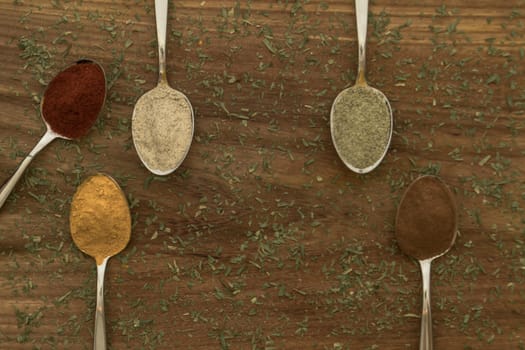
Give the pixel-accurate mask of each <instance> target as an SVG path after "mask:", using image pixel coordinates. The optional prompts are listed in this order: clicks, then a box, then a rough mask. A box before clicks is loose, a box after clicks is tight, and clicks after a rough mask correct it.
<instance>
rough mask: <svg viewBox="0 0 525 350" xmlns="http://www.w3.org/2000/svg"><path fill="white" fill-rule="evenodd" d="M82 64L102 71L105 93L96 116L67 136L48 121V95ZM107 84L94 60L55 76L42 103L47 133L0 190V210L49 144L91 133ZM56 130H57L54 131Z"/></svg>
mask: <svg viewBox="0 0 525 350" xmlns="http://www.w3.org/2000/svg"><path fill="white" fill-rule="evenodd" d="M80 64H94V65H96V66H97V68H98V69H99V70H100V72H101V75H102V76H101V79H103V81H104V92H103V97H102V100H101V103H100V106H99V108H98V111H97V112H96V114H95V115H90V116H89V118H87V120H82V121H81V122H82V123H81V125H78V126H79V130H77V131H78V132H77V131H75V132H74V133H72V134H71V135H66V134H65V133H64V132H63V131H62V132H61V131H60V128H58V127H56V126H55V127H54V126H53V125H51V124H50V123H49V122H48V121H47V120H46V112H45V110H46V106H47V104H48V103H52V102H53V99H54V98H55V97H54V96H51V97H50V96H47V95H48V94H51V93H52V92H53V83H54V82H56V81H57V79H60V78H63V76H64V74H65V73H67V72H68V71H69V70H70V69H71V68H75V66H76V67H78V66H77V65H80ZM69 77H70V76H69ZM73 77H74V74H73ZM106 84H107V83H106V75H105V72H104V69H103V68H102V66H101V65H100V64H98V63H97V62H95V61H93V60H89V59H83V60H79V61H77V62H75V63H73V64H72V65H70V66H68V67H66V68H65V69H64V70H62V71H61V72H60V73H59V74H57V75H56V76H55V78H54V79H53V80H52V81H51V82H50V83H49V85H48V86H47V88H46V90H45V92H44V97H43V98H42V99H41V101H40V114H41V116H42V120H43V122H44V124H45V126H46V132H45V133H44V135H42V137H41V139H40V140H39V141H38V143H37V144H36V146H35V147H34V148H33V149H32V150H31V151H30V152H29V154H28V155H27V156H26V157H25V158H24V160H23V161H22V162H21V163H20V165H19V166H18V168H17V169H16V170H15V172H14V173H13V175H12V176H11V177H10V178H9V179H7V180H6V182H5V183H4V184H3V185H2V187H1V189H0V208H1V207H2V206H3V205H4V203H5V202H6V200H7V198H8V197H9V195H10V194H11V192H12V191H13V190H14V188H15V187H16V184H17V183H18V181H19V180H20V178H21V177H22V175H23V174H24V171H25V170H26V169H27V167H28V166H29V164H30V163H31V161H32V160H33V158H34V157H35V156H36V155H37V154H38V153H39V152H40V151H42V149H44V148H45V147H46V146H47V145H48V144H50V143H51V141H53V140H54V139H56V138H61V139H64V140H72V139H76V138H78V137H81V136H83V135H84V134H85V133H87V131H89V129H90V128H91V127H92V126H93V124H94V123H95V121H96V119H97V117H98V114H99V113H100V111H101V110H102V107H103V106H104V102H105V100H106V91H107V87H106ZM46 96H47V97H46ZM72 97H73V98H74V100H75V103H76V105H77V106H78V105H79V104H82V102H83V100H82V96H80V95H77V96H72ZM56 98H62V97H60V96H57V97H56ZM70 119H71V118H70ZM75 121H76V122H78V120H76V119H74V118H73V119H71V120H68V122H71V123H75ZM75 126H77V125H75ZM55 128H56V129H57V130H54V129H55Z"/></svg>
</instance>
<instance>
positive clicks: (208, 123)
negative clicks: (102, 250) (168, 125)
mask: <svg viewBox="0 0 525 350" xmlns="http://www.w3.org/2000/svg"><path fill="white" fill-rule="evenodd" d="M170 4H171V6H170V20H169V34H168V49H167V50H168V75H169V79H170V82H171V84H172V85H173V86H174V87H175V88H177V89H179V90H181V91H183V92H184V93H185V94H186V95H187V96H188V98H189V99H190V101H191V103H192V104H193V107H194V110H195V122H196V125H195V128H196V129H195V138H194V142H193V144H192V147H191V149H190V153H189V155H188V157H187V159H186V160H185V161H184V163H183V165H182V166H181V168H179V169H178V170H177V172H176V173H174V174H172V175H170V176H168V177H165V178H158V177H153V176H151V175H150V174H149V173H148V172H147V170H146V169H145V168H144V167H143V166H142V165H141V164H140V161H139V159H138V156H137V155H136V153H135V150H134V148H133V145H132V140H131V132H130V117H131V113H132V109H133V104H134V102H135V100H136V99H137V98H138V97H139V96H140V95H141V94H142V93H143V92H145V91H147V90H148V89H150V88H152V87H153V86H154V85H155V83H156V71H155V69H156V64H157V58H156V47H155V29H154V12H153V10H152V9H153V1H140V0H137V1H109V0H106V1H102V0H91V1H87V0H84V1H77V2H66V1H53V2H41V1H36V0H33V1H31V0H24V1H7V0H0V62H1V63H2V65H3V67H2V68H3V69H2V70H0V150H1V151H2V152H1V154H2V156H1V157H0V169H1V171H0V173H1V174H2V177H3V178H8V177H9V175H10V174H11V173H12V171H13V170H14V169H15V168H16V166H17V164H18V163H19V162H20V161H21V160H22V157H23V156H24V155H25V154H26V153H27V152H28V151H29V150H30V149H31V148H32V147H33V145H34V144H36V142H37V140H38V138H39V137H40V135H41V134H42V133H43V132H44V126H43V123H42V122H41V119H40V117H39V114H38V110H39V106H38V101H39V97H40V96H41V95H42V92H43V90H44V89H45V84H46V83H47V82H49V80H50V79H51V78H52V77H53V75H54V74H56V73H57V72H58V71H60V69H61V68H62V67H64V66H66V65H67V64H69V63H70V62H72V61H75V60H77V59H79V58H81V57H90V58H93V59H95V60H97V61H98V62H100V63H101V64H102V65H103V67H104V69H105V70H106V74H107V76H108V81H109V84H110V85H109V87H110V91H109V94H108V99H107V104H106V107H105V110H104V112H103V113H102V115H101V116H100V120H99V122H98V123H97V126H96V127H95V128H94V130H93V131H92V132H91V133H90V134H89V135H88V136H87V137H86V138H83V139H81V140H78V141H74V142H67V141H55V142H54V143H53V144H51V145H50V146H49V147H48V148H47V149H45V150H44V151H43V152H42V153H41V154H39V155H38V157H36V159H35V160H34V161H33V163H32V165H31V167H30V169H29V170H28V172H27V174H26V175H25V177H24V178H23V181H21V183H20V184H19V185H18V187H17V189H16V190H15V192H14V193H13V194H12V195H11V197H10V200H9V201H8V202H7V203H6V205H5V206H4V207H3V208H2V209H1V211H0V242H1V243H0V300H1V302H0V348H2V349H55V348H56V349H88V348H91V347H92V327H93V316H94V302H95V299H94V298H95V282H96V281H95V264H94V262H93V261H92V260H91V259H90V258H89V257H87V256H84V255H82V254H81V253H80V252H79V251H78V250H77V249H76V248H75V247H74V246H73V243H72V240H71V238H70V235H69V228H68V214H69V205H70V201H71V197H72V195H73V193H74V192H75V189H76V187H77V186H78V184H79V183H80V182H81V181H82V180H83V179H85V178H86V177H87V176H89V175H90V174H93V173H95V172H99V171H101V172H105V173H108V174H110V175H112V176H114V177H115V178H116V179H117V180H118V181H119V183H120V184H121V186H122V187H123V188H124V190H125V192H126V193H127V195H128V197H129V200H130V203H132V213H133V217H134V227H133V234H132V240H131V242H130V244H129V246H128V247H127V249H126V250H125V251H124V252H123V253H122V254H121V255H119V256H118V257H115V258H113V259H112V260H111V261H110V263H109V265H108V271H107V274H106V317H107V321H108V341H109V343H110V345H111V348H113V349H193V348H195V349H268V350H270V349H301V348H303V349H417V348H418V337H419V316H418V314H419V312H420V275H419V270H418V267H417V265H416V264H415V263H414V262H413V261H411V260H410V259H409V258H407V257H405V256H403V255H402V254H401V253H400V251H399V249H398V248H397V246H396V242H395V240H394V235H393V223H394V222H393V220H394V217H395V211H396V206H397V203H398V201H399V198H400V196H401V195H402V193H403V190H404V189H405V188H406V187H407V185H408V184H409V183H410V182H411V181H412V180H413V179H415V178H416V177H417V176H418V175H420V174H425V173H438V174H439V175H440V176H441V177H442V178H443V180H444V181H445V182H447V183H448V184H449V186H450V187H451V188H452V189H453V191H454V194H455V196H456V200H457V202H458V207H459V208H460V225H459V226H460V236H459V237H458V240H457V243H456V245H455V247H454V248H453V249H452V251H451V252H450V253H449V254H447V255H446V256H445V257H443V258H441V259H439V260H437V261H436V262H435V264H434V266H433V275H432V278H433V281H432V307H433V310H432V311H433V319H434V343H435V344H434V345H435V348H436V349H521V348H523V347H524V346H525V344H524V342H525V339H524V337H525V329H524V325H525V315H524V309H525V289H524V277H525V263H524V259H525V244H524V241H525V237H524V234H525V231H524V216H523V205H524V204H523V199H524V197H523V196H524V193H525V192H524V191H525V182H524V181H523V179H524V177H523V172H524V170H525V169H524V162H523V161H522V159H523V156H524V146H525V141H524V140H525V139H524V137H523V130H524V126H525V125H524V122H525V120H524V110H525V90H524V89H523V86H525V80H524V76H525V74H524V73H525V72H524V67H525V65H524V63H523V62H524V59H525V58H524V57H523V56H524V50H525V46H524V44H525V38H524V35H525V29H524V28H525V27H524V25H525V18H524V13H523V5H524V2H523V1H521V0H512V1H504V2H493V1H486V0H482V1H470V0H466V1H460V2H456V3H455V4H454V5H453V6H452V5H445V4H444V3H443V2H441V1H434V0H425V1H390V2H387V1H380V0H377V1H373V2H372V3H371V4H370V14H371V15H370V25H369V33H368V39H369V43H368V51H367V57H368V60H367V69H368V72H367V77H368V81H369V83H370V84H371V85H372V86H375V87H377V88H379V89H381V90H382V91H383V92H384V93H385V95H386V96H387V97H388V98H389V100H390V101H391V105H392V107H393V110H394V118H395V133H394V137H393V140H392V144H391V147H390V150H389V153H388V155H387V157H386V159H385V160H384V162H383V163H382V164H381V166H380V167H379V168H378V169H376V170H375V171H374V172H373V173H371V174H368V175H366V176H358V175H356V174H353V173H351V172H350V171H349V170H348V169H346V168H345V167H344V165H343V164H342V162H341V161H340V160H339V159H338V158H337V154H336V152H335V150H334V148H333V146H332V144H331V138H330V129H329V111H330V107H331V103H332V101H333V99H334V98H335V96H336V95H337V93H338V92H339V91H341V90H342V89H343V88H345V87H347V86H350V85H352V84H353V81H354V78H355V72H356V68H357V67H356V64H357V63H356V62H357V60H356V53H357V48H356V33H355V20H354V7H353V3H352V2H351V1H342V0H338V1H336V0H327V1H321V2H320V1H314V0H312V1H294V2H291V1H262V0H252V1H237V2H234V1H223V0H204V1H200V0H199V1H192V0H187V1H176V2H171V3H170ZM239 116H241V118H239ZM243 118H246V119H243Z"/></svg>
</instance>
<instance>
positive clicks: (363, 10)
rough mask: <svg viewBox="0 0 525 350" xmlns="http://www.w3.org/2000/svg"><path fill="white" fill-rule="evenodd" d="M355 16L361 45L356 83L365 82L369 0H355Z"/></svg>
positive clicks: (358, 40) (358, 42) (358, 41)
mask: <svg viewBox="0 0 525 350" xmlns="http://www.w3.org/2000/svg"><path fill="white" fill-rule="evenodd" d="M355 18H356V21H357V44H358V47H359V66H358V67H357V80H356V83H365V82H366V79H365V68H366V29H367V26H368V0H355Z"/></svg>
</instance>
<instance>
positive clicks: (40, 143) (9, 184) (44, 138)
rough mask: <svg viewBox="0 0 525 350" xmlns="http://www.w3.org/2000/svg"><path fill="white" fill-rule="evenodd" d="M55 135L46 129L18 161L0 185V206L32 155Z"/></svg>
mask: <svg viewBox="0 0 525 350" xmlns="http://www.w3.org/2000/svg"><path fill="white" fill-rule="evenodd" d="M56 137H57V135H56V134H55V133H54V132H52V131H50V130H48V131H46V133H45V134H44V136H42V138H41V139H40V141H38V143H37V144H36V146H35V147H34V148H33V149H32V150H31V152H29V154H28V155H27V156H26V157H25V159H24V160H23V161H22V163H20V165H19V166H18V168H17V169H16V171H15V173H14V174H13V175H12V176H11V177H10V178H9V179H8V180H7V181H6V182H5V183H4V184H3V185H2V188H1V189H0V208H1V207H3V206H4V203H5V201H6V200H7V197H9V195H10V194H11V192H13V189H14V188H15V187H16V184H17V183H18V181H19V180H20V178H21V177H22V175H23V174H24V171H25V170H26V169H27V167H28V166H29V164H30V163H31V161H32V160H33V157H34V156H36V155H37V154H38V152H40V151H41V150H42V149H43V148H44V147H46V146H47V145H48V144H49V143H50V142H51V141H53V140H54V139H55V138H56Z"/></svg>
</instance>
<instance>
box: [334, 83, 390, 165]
mask: <svg viewBox="0 0 525 350" xmlns="http://www.w3.org/2000/svg"><path fill="white" fill-rule="evenodd" d="M387 103H388V102H387V101H386V99H385V98H384V96H383V95H382V94H381V93H380V92H378V91H376V90H375V89H373V88H370V87H363V86H355V87H352V88H350V89H346V90H343V91H342V92H341V93H340V94H339V95H338V96H337V97H336V99H335V101H334V104H333V107H332V116H331V123H332V139H333V142H334V145H335V147H336V150H337V153H338V154H339V157H341V159H342V160H343V162H344V163H345V164H349V165H351V166H353V167H355V168H359V169H365V168H367V167H370V166H372V165H374V164H375V163H376V162H377V161H379V160H381V158H382V157H383V154H384V153H385V149H386V147H387V146H388V143H389V139H390V128H391V121H390V109H389V106H388V104H387Z"/></svg>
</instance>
